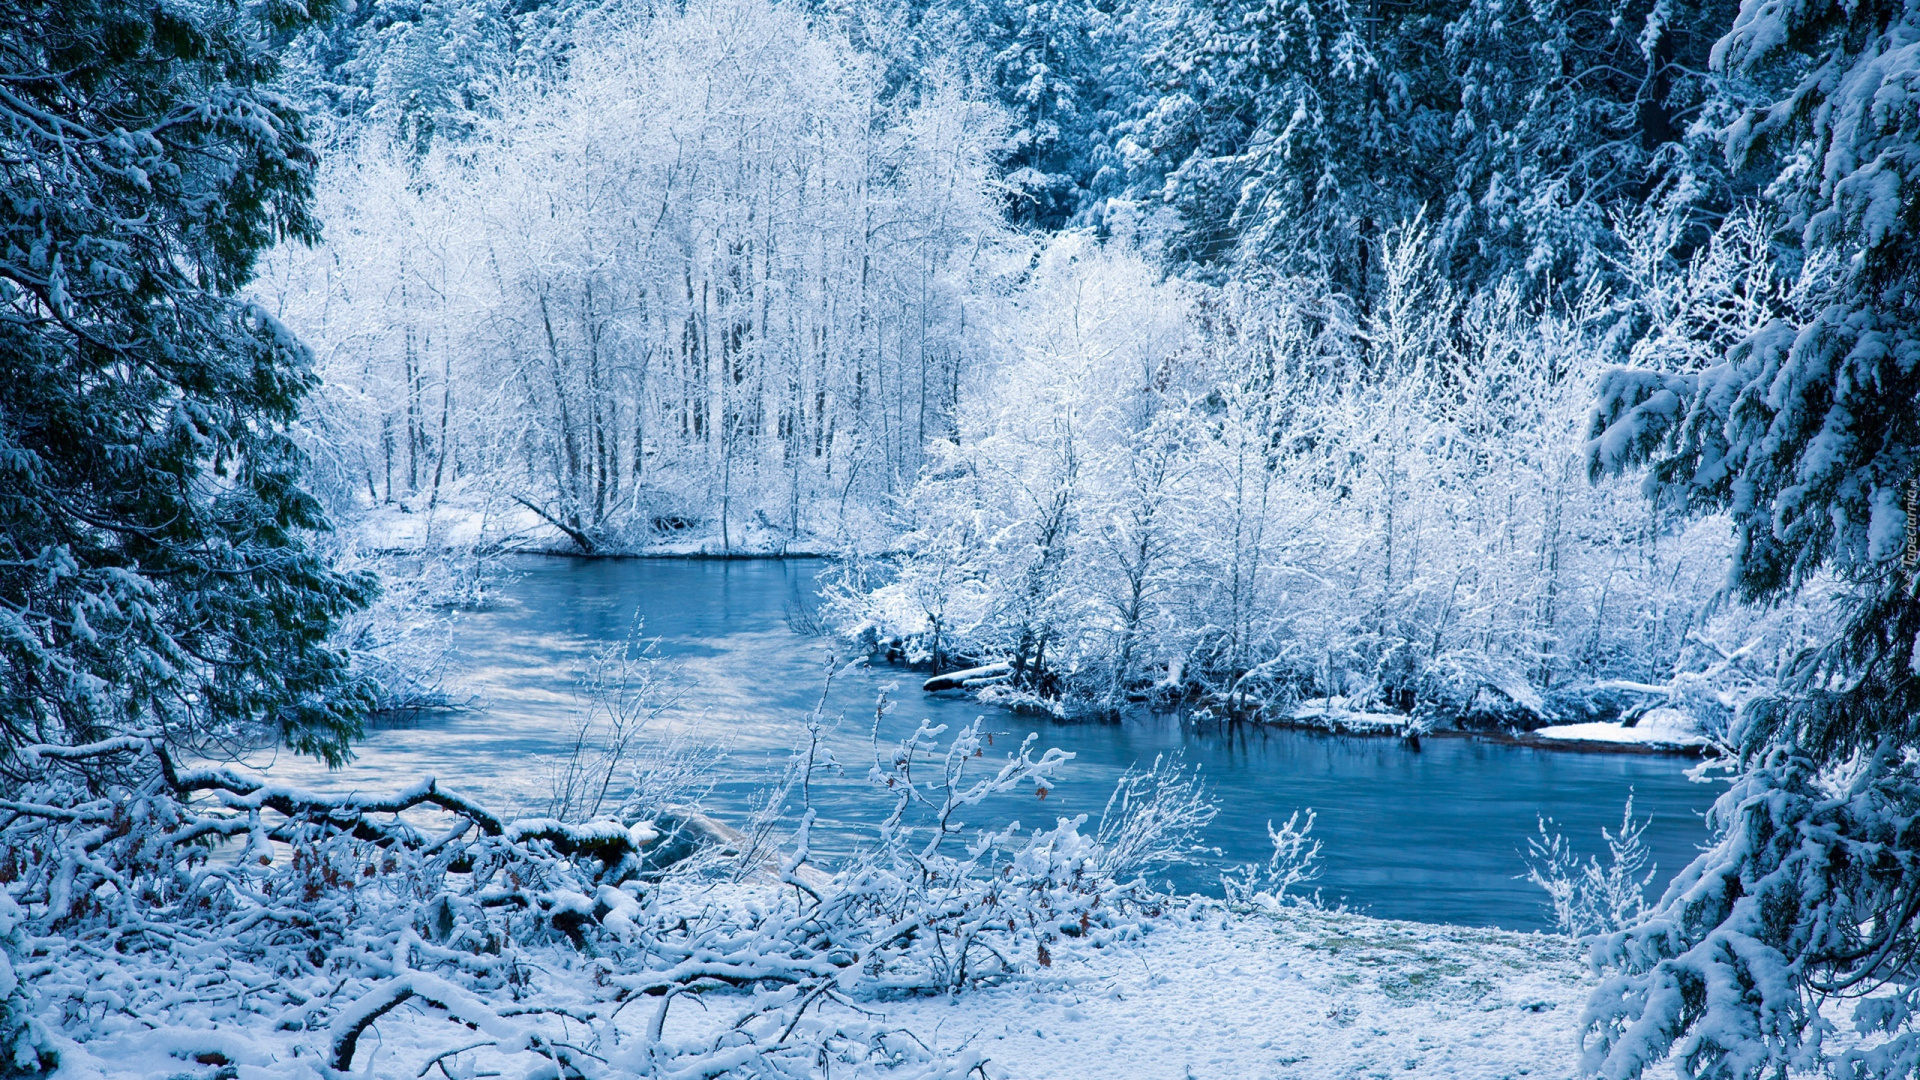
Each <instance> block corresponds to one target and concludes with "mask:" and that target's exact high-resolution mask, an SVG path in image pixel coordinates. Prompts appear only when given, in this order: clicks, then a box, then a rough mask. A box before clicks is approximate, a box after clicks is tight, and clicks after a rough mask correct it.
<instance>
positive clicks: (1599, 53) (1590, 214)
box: [1120, 0, 1733, 298]
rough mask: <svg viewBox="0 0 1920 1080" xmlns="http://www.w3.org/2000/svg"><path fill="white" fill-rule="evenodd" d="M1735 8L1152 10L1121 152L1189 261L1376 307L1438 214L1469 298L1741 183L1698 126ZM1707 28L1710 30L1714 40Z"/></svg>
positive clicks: (1584, 253)
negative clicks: (1661, 195)
mask: <svg viewBox="0 0 1920 1080" xmlns="http://www.w3.org/2000/svg"><path fill="white" fill-rule="evenodd" d="M1731 15H1732V10H1731V7H1730V5H1729V4H1728V2H1727V0H1686V2H1684V3H1668V2H1656V0H1365V2H1360V0H1342V2H1340V3H1331V4H1313V5H1271V4H1266V3H1261V2H1255V0H1245V2H1239V0H1236V2H1232V3H1225V4H1196V3H1188V2H1186V0H1156V2H1152V3H1150V4H1149V5H1148V6H1146V7H1144V8H1143V9H1142V14H1141V16H1140V18H1141V19H1142V20H1143V21H1144V23H1145V29H1144V30H1143V32H1142V36H1143V37H1144V38H1145V39H1147V40H1151V41H1153V42H1155V43H1156V44H1155V45H1154V47H1153V48H1152V49H1150V50H1149V51H1148V52H1147V54H1146V65H1145V66H1146V73H1147V80H1148V83H1149V89H1148V91H1147V93H1146V95H1145V97H1144V98H1143V100H1141V101H1140V102H1139V103H1138V106H1137V115H1136V117H1135V118H1134V119H1133V120H1132V121H1131V122H1130V123H1129V125H1128V128H1127V131H1126V133H1125V135H1124V137H1123V139H1122V141H1121V146H1120V151H1121V155H1122V156H1123V157H1126V158H1129V159H1130V160H1131V163H1132V167H1133V169H1132V171H1133V175H1132V184H1133V190H1134V191H1135V193H1136V195H1137V196H1138V197H1140V198H1143V199H1152V200H1157V201H1164V202H1165V203H1166V204H1168V205H1169V206H1171V207H1172V208H1173V209H1174V210H1175V211H1177V213H1178V215H1179V218H1180V228H1179V229H1178V230H1177V233H1176V235H1175V236H1174V237H1172V238H1171V240H1170V243H1169V245H1168V246H1169V252H1170V254H1172V255H1173V256H1174V257H1175V258H1176V259H1177V260H1179V261H1182V262H1186V263H1189V264H1196V265H1202V266H1205V265H1215V266H1245V265H1247V264H1249V263H1251V264H1255V265H1269V266H1275V267H1278V268H1279V269H1282V270H1284V271H1288V272H1295V273H1298V272H1315V273H1323V274H1326V275H1327V276H1329V277H1330V278H1331V279H1332V280H1333V281H1334V282H1335V283H1336V284H1337V285H1339V286H1340V287H1342V288H1344V289H1346V290H1348V291H1350V292H1351V293H1353V294H1354V295H1355V296H1358V297H1362V298H1364V297H1365V296H1367V295H1368V294H1369V292H1370V291H1371V290H1372V289H1374V288H1376V287H1377V285H1378V280H1379V279H1378V275H1379V273H1380V267H1381V259H1380V253H1379V252H1378V251H1377V250H1375V247H1376V245H1377V242H1378V238H1379V237H1380V236H1381V235H1383V234H1384V233H1385V232H1386V231H1387V230H1388V229H1391V228H1393V227H1394V226H1396V225H1398V224H1400V223H1402V222H1404V221H1407V220H1410V219H1412V218H1414V217H1415V216H1416V215H1419V214H1422V213H1423V212H1424V213H1425V214H1426V216H1427V217H1428V219H1429V220H1431V221H1434V222H1435V223H1436V224H1437V225H1438V226H1439V227H1438V229H1437V239H1438V240H1439V241H1440V243H1441V244H1442V245H1443V250H1444V251H1445V253H1446V255H1447V259H1448V265H1447V268H1448V270H1449V271H1450V273H1451V276H1452V277H1453V279H1454V280H1455V281H1456V283H1460V284H1468V285H1471V284H1475V283H1480V282H1489V281H1494V280H1497V279H1499V278H1500V277H1503V276H1505V275H1508V274H1512V273H1521V274H1524V275H1526V276H1528V277H1529V278H1531V279H1532V280H1534V281H1535V282H1542V283H1548V282H1555V281H1566V280H1570V279H1572V278H1573V277H1575V276H1578V275H1584V274H1587V273H1592V272H1594V271H1596V270H1602V269H1604V268H1605V265H1606V264H1605V261H1604V259H1603V258H1602V257H1601V256H1602V255H1603V253H1604V252H1605V251H1606V250H1607V247H1608V244H1609V239H1608V230H1609V219H1610V217H1611V215H1612V214H1614V213H1615V212H1618V211H1620V210H1623V209H1629V208H1631V207H1634V206H1636V205H1638V204H1639V203H1640V202H1641V201H1642V200H1644V199H1646V198H1647V197H1648V196H1649V195H1650V194H1652V193H1654V192H1656V191H1657V190H1663V189H1664V190H1666V191H1667V192H1669V193H1677V194H1678V195H1680V196H1681V197H1682V198H1683V199H1684V200H1686V201H1688V202H1691V203H1695V204H1699V205H1701V206H1704V207H1705V208H1707V209H1709V210H1723V209H1725V208H1726V207H1727V206H1728V205H1729V204H1730V203H1731V202H1732V195H1731V194H1730V192H1731V190H1732V184H1733V182H1732V181H1731V180H1730V179H1729V178H1728V177H1727V176H1726V175H1725V174H1724V170H1722V169H1721V168H1720V167H1719V166H1718V165H1717V162H1716V161H1715V160H1714V159H1713V158H1712V157H1711V156H1709V155H1703V154H1702V153H1700V149H1699V147H1698V146H1696V145H1694V143H1693V142H1692V141H1690V140H1689V137H1688V133H1689V131H1690V130H1692V129H1693V127H1694V126H1695V125H1696V123H1697V122H1698V121H1700V120H1701V119H1702V118H1703V115H1704V113H1703V110H1704V109H1705V107H1706V105H1707V104H1708V102H1709V100H1710V99H1709V95H1708V93H1707V90H1708V87H1709V80H1708V78H1707V74H1708V73H1707V70H1706V67H1707V59H1708V51H1709V48H1710V45H1711V42H1712V40H1713V38H1712V35H1713V34H1714V33H1717V32H1718V28H1720V27H1724V26H1725V25H1727V23H1728V21H1729V20H1730V19H1731ZM1703 28H1704V29H1703Z"/></svg>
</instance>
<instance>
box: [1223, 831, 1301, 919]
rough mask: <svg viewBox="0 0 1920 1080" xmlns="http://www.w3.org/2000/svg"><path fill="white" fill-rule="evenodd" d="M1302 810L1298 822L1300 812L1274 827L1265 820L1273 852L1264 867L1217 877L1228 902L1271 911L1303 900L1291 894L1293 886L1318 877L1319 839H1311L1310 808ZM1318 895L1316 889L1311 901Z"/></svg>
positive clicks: (1254, 867)
mask: <svg viewBox="0 0 1920 1080" xmlns="http://www.w3.org/2000/svg"><path fill="white" fill-rule="evenodd" d="M1306 813H1307V819H1306V820H1305V821H1302V820H1300V812H1299V811H1297V810H1296V811H1294V812H1293V813H1292V814H1291V815H1289V816H1288V817H1287V820H1286V821H1285V822H1284V823H1283V824H1282V825H1281V826H1280V827H1279V828H1278V829H1276V828H1274V827H1273V823H1272V822H1268V823H1267V839H1268V840H1270V841H1272V842H1273V854H1272V855H1270V856H1268V857H1267V862H1266V865H1265V866H1244V867H1242V868H1241V869H1240V871H1239V872H1238V873H1236V874H1229V875H1223V876H1222V877H1221V879H1220V884H1221V885H1222V886H1224V887H1225V889H1226V893H1227V902H1228V903H1230V904H1236V905H1244V906H1249V907H1256V908H1261V909H1265V910H1270V911H1271V910H1277V909H1278V908H1280V907H1281V906H1283V905H1285V904H1290V903H1293V904H1298V903H1303V902H1307V898H1305V897H1302V896H1297V895H1292V892H1293V890H1294V889H1297V888H1299V887H1301V886H1303V885H1306V884H1309V883H1311V882H1312V881H1314V880H1315V879H1317V878H1318V877H1319V876H1320V841H1318V840H1315V839H1314V838H1313V811H1312V810H1308V811H1307V812H1306ZM1318 896H1319V894H1318V893H1317V892H1316V893H1315V894H1314V897H1315V899H1313V900H1312V902H1313V903H1316V904H1317V903H1319V900H1318V899H1317V898H1318Z"/></svg>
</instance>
